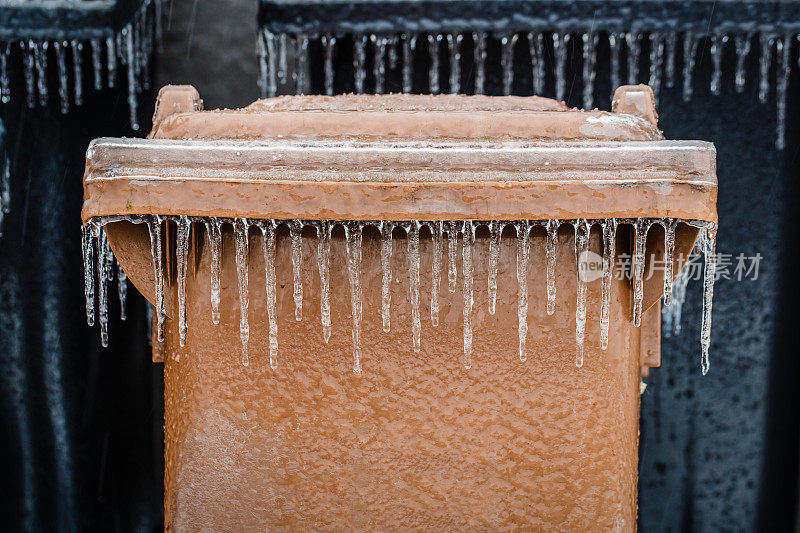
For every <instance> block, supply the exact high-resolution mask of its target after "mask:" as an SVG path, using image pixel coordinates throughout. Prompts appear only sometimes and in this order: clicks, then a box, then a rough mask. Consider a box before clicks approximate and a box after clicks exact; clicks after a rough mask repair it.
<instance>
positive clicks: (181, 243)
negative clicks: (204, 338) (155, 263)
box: [177, 215, 191, 346]
mask: <svg viewBox="0 0 800 533" xmlns="http://www.w3.org/2000/svg"><path fill="white" fill-rule="evenodd" d="M190 225H191V224H190V222H189V217H188V216H186V215H181V216H180V217H179V218H178V243H177V255H178V333H179V336H180V345H181V346H186V334H187V332H188V326H187V324H186V270H187V263H188V260H187V259H188V255H189V231H190Z"/></svg>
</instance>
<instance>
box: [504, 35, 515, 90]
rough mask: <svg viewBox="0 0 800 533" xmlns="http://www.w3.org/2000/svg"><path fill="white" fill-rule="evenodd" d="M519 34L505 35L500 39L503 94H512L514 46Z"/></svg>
mask: <svg viewBox="0 0 800 533" xmlns="http://www.w3.org/2000/svg"><path fill="white" fill-rule="evenodd" d="M516 44H517V34H515V33H512V34H505V35H503V36H502V37H501V38H500V47H501V48H500V70H501V71H502V72H503V94H504V95H509V94H511V88H512V85H513V84H514V45H516Z"/></svg>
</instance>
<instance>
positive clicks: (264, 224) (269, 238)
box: [258, 220, 278, 370]
mask: <svg viewBox="0 0 800 533" xmlns="http://www.w3.org/2000/svg"><path fill="white" fill-rule="evenodd" d="M258 227H259V229H261V243H262V246H263V250H264V277H265V287H266V288H267V295H266V296H267V318H268V319H269V366H270V367H271V368H272V369H273V370H275V369H276V368H278V313H277V306H276V303H275V302H276V299H277V292H278V289H277V281H276V276H275V237H276V235H275V234H276V233H277V228H276V225H275V222H274V221H272V220H270V221H261V222H259V224H258Z"/></svg>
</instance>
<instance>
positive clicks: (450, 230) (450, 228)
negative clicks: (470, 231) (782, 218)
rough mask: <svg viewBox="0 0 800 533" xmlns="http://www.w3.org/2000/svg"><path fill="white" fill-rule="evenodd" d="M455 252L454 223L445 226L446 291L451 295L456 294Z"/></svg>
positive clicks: (456, 240)
mask: <svg viewBox="0 0 800 533" xmlns="http://www.w3.org/2000/svg"><path fill="white" fill-rule="evenodd" d="M457 252H458V230H457V229H456V223H455V222H450V223H449V224H448V225H447V289H448V290H449V291H450V292H451V293H453V292H456V281H458V267H457V266H456V253H457Z"/></svg>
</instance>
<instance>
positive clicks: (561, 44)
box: [553, 33, 570, 101]
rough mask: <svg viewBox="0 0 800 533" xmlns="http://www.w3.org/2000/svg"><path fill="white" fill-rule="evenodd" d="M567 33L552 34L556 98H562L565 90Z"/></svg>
mask: <svg viewBox="0 0 800 533" xmlns="http://www.w3.org/2000/svg"><path fill="white" fill-rule="evenodd" d="M569 38H570V36H569V33H554V34H553V55H554V56H555V63H556V64H555V78H556V100H562V101H563V100H564V97H565V96H566V92H567V78H566V72H565V69H566V66H567V50H568V49H567V47H568V45H569Z"/></svg>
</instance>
